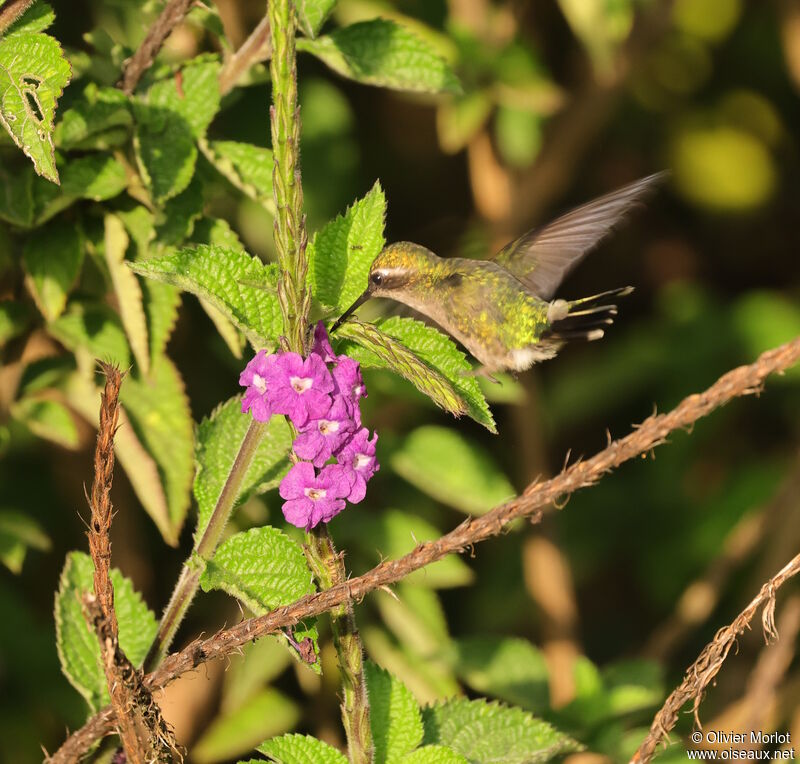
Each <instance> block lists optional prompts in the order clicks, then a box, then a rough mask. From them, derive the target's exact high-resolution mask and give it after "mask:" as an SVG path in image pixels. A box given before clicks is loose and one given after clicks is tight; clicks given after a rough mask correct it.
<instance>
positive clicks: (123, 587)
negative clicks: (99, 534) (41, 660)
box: [55, 552, 158, 711]
mask: <svg viewBox="0 0 800 764" xmlns="http://www.w3.org/2000/svg"><path fill="white" fill-rule="evenodd" d="M93 572H94V566H93V564H92V560H91V558H90V557H89V555H87V554H83V553H82V552H70V553H69V554H68V555H67V561H66V564H65V565H64V569H63V571H62V572H61V580H60V583H59V588H58V593H57V594H56V608H55V616H56V645H57V647H58V657H59V658H60V659H61V670H62V671H63V672H64V674H65V675H66V677H67V679H69V681H70V683H71V684H72V686H73V687H75V689H76V690H78V692H80V694H81V695H83V697H84V698H86V702H87V703H88V704H89V708H90V709H91V710H92V711H97V710H98V709H99V708H101V707H102V706H104V705H105V704H106V703H108V690H107V689H106V678H105V674H104V673H103V669H102V666H101V664H100V643H99V642H98V639H97V635H96V634H95V633H94V632H93V631H92V630H91V629H90V627H89V626H88V624H87V622H86V620H85V618H84V614H83V603H82V598H83V595H84V594H85V593H87V592H91V591H92V587H93ZM111 582H112V584H113V585H114V608H115V610H116V612H117V621H118V623H119V644H120V647H121V648H122V650H123V651H124V653H125V655H127V656H128V658H129V660H130V661H131V663H132V664H133V665H134V666H138V665H139V664H140V663H141V662H142V661H143V660H144V656H145V654H146V653H147V649H148V648H149V647H150V643H151V642H152V640H153V637H155V634H156V630H157V628H158V626H157V624H156V619H155V616H154V615H153V613H152V612H151V611H150V610H148V608H147V605H145V603H144V602H143V601H142V599H141V597H140V596H139V594H138V593H137V592H136V591H135V590H134V588H133V584H131V582H130V580H129V579H127V578H125V577H124V576H123V575H122V574H121V573H120V572H119V571H118V570H116V569H114V570H112V571H111Z"/></svg>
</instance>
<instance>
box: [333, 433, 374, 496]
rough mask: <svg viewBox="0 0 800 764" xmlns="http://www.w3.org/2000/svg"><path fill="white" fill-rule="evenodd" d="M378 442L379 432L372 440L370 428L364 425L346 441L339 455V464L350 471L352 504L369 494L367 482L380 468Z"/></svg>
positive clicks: (349, 494)
mask: <svg viewBox="0 0 800 764" xmlns="http://www.w3.org/2000/svg"><path fill="white" fill-rule="evenodd" d="M377 442H378V433H377V432H376V433H375V434H374V435H373V436H372V439H371V440H370V437H369V430H368V429H367V428H366V427H362V428H361V429H360V430H359V431H358V432H357V433H356V434H355V435H353V437H352V438H351V439H350V440H349V441H348V442H347V443H345V445H344V446H343V447H342V450H341V451H340V452H339V454H338V456H337V460H338V462H339V464H341V465H342V466H343V467H344V468H345V469H346V470H347V471H348V472H349V473H350V480H351V487H350V493H348V495H347V500H348V501H349V502H350V503H351V504H358V503H359V502H360V501H362V500H363V498H364V497H365V496H366V495H367V482H368V481H369V480H370V478H372V476H373V475H374V474H375V473H376V472H377V471H378V470H379V469H380V465H379V464H378V461H377V459H376V458H375V445H376V444H377Z"/></svg>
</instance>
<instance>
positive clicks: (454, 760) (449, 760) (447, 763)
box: [402, 745, 469, 764]
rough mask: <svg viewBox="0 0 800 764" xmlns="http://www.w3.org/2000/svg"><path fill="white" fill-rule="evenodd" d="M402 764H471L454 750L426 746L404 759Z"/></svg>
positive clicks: (441, 746) (438, 746)
mask: <svg viewBox="0 0 800 764" xmlns="http://www.w3.org/2000/svg"><path fill="white" fill-rule="evenodd" d="M402 764H469V762H468V761H467V760H466V759H465V758H464V757H463V756H462V755H461V754H460V753H456V752H455V751H454V750H453V749H452V748H446V747H445V746H443V745H424V746H422V748H417V750H416V751H412V752H411V753H409V754H407V755H406V756H404V757H403V758H402Z"/></svg>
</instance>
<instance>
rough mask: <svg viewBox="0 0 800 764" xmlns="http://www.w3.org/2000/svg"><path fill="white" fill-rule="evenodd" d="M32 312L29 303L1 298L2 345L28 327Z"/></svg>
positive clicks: (0, 344)
mask: <svg viewBox="0 0 800 764" xmlns="http://www.w3.org/2000/svg"><path fill="white" fill-rule="evenodd" d="M32 313H33V312H32V310H31V308H30V307H29V305H28V303H25V302H17V301H15V300H0V347H2V346H3V345H5V344H6V342H8V341H9V340H12V339H14V337H17V336H19V335H20V334H22V332H24V331H25V329H27V328H28V324H29V323H30V321H31V318H32V317H33V315H32Z"/></svg>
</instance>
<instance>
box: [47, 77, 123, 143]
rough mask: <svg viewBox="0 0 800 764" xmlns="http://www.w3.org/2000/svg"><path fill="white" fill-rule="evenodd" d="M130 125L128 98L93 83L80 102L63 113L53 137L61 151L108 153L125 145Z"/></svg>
mask: <svg viewBox="0 0 800 764" xmlns="http://www.w3.org/2000/svg"><path fill="white" fill-rule="evenodd" d="M132 125H133V117H132V116H131V110H130V104H129V102H128V98H127V96H126V95H125V94H124V93H122V92H121V91H120V90H118V89H117V88H104V87H98V86H97V85H96V84H95V83H93V82H92V83H89V84H88V85H87V86H86V88H85V89H84V91H83V95H82V97H81V99H80V100H78V101H77V102H76V103H74V104H73V105H72V106H71V107H70V108H69V109H67V110H66V111H64V112H63V113H62V115H61V120H60V121H59V123H58V124H57V125H56V130H55V136H54V137H55V142H56V146H58V147H59V148H62V149H67V150H70V149H83V150H85V149H108V148H110V147H112V146H115V145H117V142H118V141H119V142H125V141H126V140H127V138H128V134H129V133H130V130H131V126H132ZM120 139H121V140H120Z"/></svg>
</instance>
